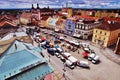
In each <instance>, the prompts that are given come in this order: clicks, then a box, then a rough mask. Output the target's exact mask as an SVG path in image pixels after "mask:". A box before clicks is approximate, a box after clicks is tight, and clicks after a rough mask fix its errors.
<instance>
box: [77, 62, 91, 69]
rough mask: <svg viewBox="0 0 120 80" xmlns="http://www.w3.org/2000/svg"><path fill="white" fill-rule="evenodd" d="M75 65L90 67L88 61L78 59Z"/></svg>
mask: <svg viewBox="0 0 120 80" xmlns="http://www.w3.org/2000/svg"><path fill="white" fill-rule="evenodd" d="M77 65H78V66H80V67H83V68H90V67H89V63H88V62H87V61H79V62H78V63H77Z"/></svg>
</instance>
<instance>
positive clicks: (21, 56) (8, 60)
mask: <svg viewBox="0 0 120 80" xmlns="http://www.w3.org/2000/svg"><path fill="white" fill-rule="evenodd" d="M40 51H41V49H40V48H36V47H34V46H32V44H28V43H24V42H20V41H18V40H14V41H13V43H12V44H11V45H9V47H8V48H7V49H6V50H5V51H4V52H3V53H2V54H3V55H2V56H0V80H4V79H9V78H10V79H11V77H12V78H15V77H20V74H22V77H21V78H22V80H26V79H25V77H26V76H27V77H30V76H33V77H32V78H34V79H35V76H36V77H38V76H41V77H42V76H45V75H47V74H49V73H51V72H53V69H52V68H51V67H50V66H49V65H48V64H47V63H46V60H45V59H44V58H43V57H42V56H39V57H38V55H35V53H38V52H40ZM28 69H30V70H29V71H27V70H28ZM38 69H39V70H38ZM43 69H44V70H43ZM33 74H34V75H33ZM14 76H15V77H14ZM34 79H33V80H34ZM29 80H30V79H29Z"/></svg>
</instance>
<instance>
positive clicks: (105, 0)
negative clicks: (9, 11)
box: [0, 0, 120, 8]
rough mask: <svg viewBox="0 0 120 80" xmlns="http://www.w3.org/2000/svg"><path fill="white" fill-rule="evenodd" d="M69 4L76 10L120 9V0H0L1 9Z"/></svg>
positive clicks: (57, 6)
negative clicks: (33, 5)
mask: <svg viewBox="0 0 120 80" xmlns="http://www.w3.org/2000/svg"><path fill="white" fill-rule="evenodd" d="M66 2H68V6H69V7H75V8H120V6H119V5H120V0H0V8H31V4H36V3H39V4H40V7H43V6H48V5H50V6H51V7H55V8H59V7H60V8H61V6H62V5H64V6H65V5H66Z"/></svg>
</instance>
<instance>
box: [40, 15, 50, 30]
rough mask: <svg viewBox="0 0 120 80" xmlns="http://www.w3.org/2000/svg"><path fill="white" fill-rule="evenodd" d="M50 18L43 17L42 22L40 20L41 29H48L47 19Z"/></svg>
mask: <svg viewBox="0 0 120 80" xmlns="http://www.w3.org/2000/svg"><path fill="white" fill-rule="evenodd" d="M48 18H49V16H43V17H42V18H41V20H40V23H39V25H40V27H41V28H47V26H48V25H47V19H48Z"/></svg>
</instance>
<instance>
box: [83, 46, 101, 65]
mask: <svg viewBox="0 0 120 80" xmlns="http://www.w3.org/2000/svg"><path fill="white" fill-rule="evenodd" d="M82 47H83V50H84V52H83V53H82V56H83V57H84V58H87V59H88V60H89V61H91V62H92V63H94V64H96V63H99V62H100V59H99V56H98V55H97V54H96V53H95V52H94V51H93V50H91V49H90V47H89V45H88V44H82Z"/></svg>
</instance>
